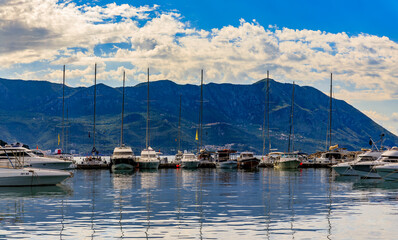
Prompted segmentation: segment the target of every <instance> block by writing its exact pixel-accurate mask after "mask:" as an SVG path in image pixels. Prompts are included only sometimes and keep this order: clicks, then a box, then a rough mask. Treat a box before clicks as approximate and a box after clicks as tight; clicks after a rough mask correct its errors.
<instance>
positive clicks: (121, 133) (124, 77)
mask: <svg viewBox="0 0 398 240" xmlns="http://www.w3.org/2000/svg"><path fill="white" fill-rule="evenodd" d="M125 80H126V72H125V71H123V98H122V99H123V100H122V129H121V131H120V147H123V118H124V86H125Z"/></svg>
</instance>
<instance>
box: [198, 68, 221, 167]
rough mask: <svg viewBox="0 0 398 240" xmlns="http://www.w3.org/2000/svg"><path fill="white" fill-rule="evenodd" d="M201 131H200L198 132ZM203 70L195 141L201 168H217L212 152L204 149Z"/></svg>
mask: <svg viewBox="0 0 398 240" xmlns="http://www.w3.org/2000/svg"><path fill="white" fill-rule="evenodd" d="M198 130H199V131H198ZM202 137H203V69H202V70H201V72H200V109H199V128H198V129H197V131H196V138H195V140H196V141H198V145H197V146H198V147H197V152H198V153H197V155H198V159H199V161H200V163H199V167H201V166H202V167H215V166H216V165H215V163H214V159H213V157H212V156H211V152H209V151H207V150H206V149H205V148H203V142H202V140H203V138H202Z"/></svg>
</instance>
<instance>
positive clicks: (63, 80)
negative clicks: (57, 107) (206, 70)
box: [61, 65, 65, 152]
mask: <svg viewBox="0 0 398 240" xmlns="http://www.w3.org/2000/svg"><path fill="white" fill-rule="evenodd" d="M64 109H65V65H64V70H63V77H62V143H61V149H62V150H61V151H62V152H63V151H64V150H65V149H64V141H65V124H64V119H65V110H64Z"/></svg>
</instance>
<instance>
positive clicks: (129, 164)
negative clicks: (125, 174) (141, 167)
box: [111, 145, 137, 170]
mask: <svg viewBox="0 0 398 240" xmlns="http://www.w3.org/2000/svg"><path fill="white" fill-rule="evenodd" d="M136 165H137V164H136V162H135V159H134V153H133V150H132V149H131V147H126V146H124V145H122V146H121V147H115V149H114V150H113V154H112V156H111V169H112V170H129V169H134V167H135V166H136Z"/></svg>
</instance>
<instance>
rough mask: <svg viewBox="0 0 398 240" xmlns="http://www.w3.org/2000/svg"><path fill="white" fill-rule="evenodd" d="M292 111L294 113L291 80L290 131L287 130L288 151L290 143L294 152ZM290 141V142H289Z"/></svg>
mask: <svg viewBox="0 0 398 240" xmlns="http://www.w3.org/2000/svg"><path fill="white" fill-rule="evenodd" d="M293 113H294V82H293V90H292V106H291V109H290V132H289V145H288V152H290V145H291V146H292V152H294V128H293ZM290 142H291V143H292V144H290Z"/></svg>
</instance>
